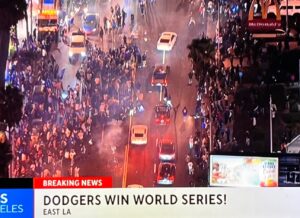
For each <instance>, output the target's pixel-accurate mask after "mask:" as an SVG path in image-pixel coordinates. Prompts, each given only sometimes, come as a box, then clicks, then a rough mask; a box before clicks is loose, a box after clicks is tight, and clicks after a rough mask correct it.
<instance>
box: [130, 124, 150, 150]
mask: <svg viewBox="0 0 300 218" xmlns="http://www.w3.org/2000/svg"><path fill="white" fill-rule="evenodd" d="M147 134H148V127H147V126H146V125H134V126H132V128H131V140H130V141H131V144H132V145H146V144H147V142H148V140H147Z"/></svg>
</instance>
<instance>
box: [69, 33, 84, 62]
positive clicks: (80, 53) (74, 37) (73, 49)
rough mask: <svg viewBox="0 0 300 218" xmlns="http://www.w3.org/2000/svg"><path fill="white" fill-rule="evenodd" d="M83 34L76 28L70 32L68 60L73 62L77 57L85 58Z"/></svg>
mask: <svg viewBox="0 0 300 218" xmlns="http://www.w3.org/2000/svg"><path fill="white" fill-rule="evenodd" d="M85 43H86V41H85V34H84V33H83V32H81V31H80V30H78V31H77V32H72V33H71V36H70V45H69V62H70V64H73V63H74V62H76V60H77V59H81V60H83V59H85V57H86V46H85Z"/></svg>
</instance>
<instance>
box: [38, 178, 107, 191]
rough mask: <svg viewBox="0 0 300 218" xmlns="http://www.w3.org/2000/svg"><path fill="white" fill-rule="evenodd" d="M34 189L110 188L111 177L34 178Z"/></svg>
mask: <svg viewBox="0 0 300 218" xmlns="http://www.w3.org/2000/svg"><path fill="white" fill-rule="evenodd" d="M33 187H34V188H35V189H43V188H44V189H52V188H59V189H63V188H84V189H85V188H111V187H112V178H111V177H70V178H66V177H64V178H34V180H33Z"/></svg>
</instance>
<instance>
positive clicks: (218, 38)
mask: <svg viewBox="0 0 300 218" xmlns="http://www.w3.org/2000/svg"><path fill="white" fill-rule="evenodd" d="M217 28H218V33H217V40H218V51H217V65H218V66H219V64H220V0H218V27H217Z"/></svg>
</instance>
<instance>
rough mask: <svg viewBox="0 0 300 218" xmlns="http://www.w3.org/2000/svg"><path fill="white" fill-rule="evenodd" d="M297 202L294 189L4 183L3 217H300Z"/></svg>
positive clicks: (84, 180) (89, 181) (100, 180)
mask: <svg viewBox="0 0 300 218" xmlns="http://www.w3.org/2000/svg"><path fill="white" fill-rule="evenodd" d="M255 161H257V162H266V163H265V164H267V165H268V164H271V163H274V160H273V159H272V158H271V159H255ZM275 163H276V161H275ZM253 164H258V163H253ZM261 164H262V163H260V165H261ZM253 171H254V174H256V171H257V169H256V168H254V169H253ZM299 196H300V189H299V188H295V187H289V188H278V187H273V188H250V187H235V188H232V187H205V188H195V187H193V188H112V178H111V177H74V178H34V179H0V217H1V218H21V217H24V218H31V217H33V218H45V217H55V218H63V217H64V218H66V217H70V218H82V217H87V218H88V217H109V218H120V217H122V218H127V217H128V218H132V217H139V218H150V217H158V218H162V217H176V218H193V217H206V218H210V217H211V218H218V217H220V218H221V217H222V218H224V217H241V218H244V217H247V218H248V217H249V218H250V217H251V218H253V217H272V218H277V217H278V218H279V217H280V218H281V217H299V216H298V214H300V207H299V206H298V204H299V203H298V199H299ZM283 208H284V210H283ZM257 215H259V216H257Z"/></svg>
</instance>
